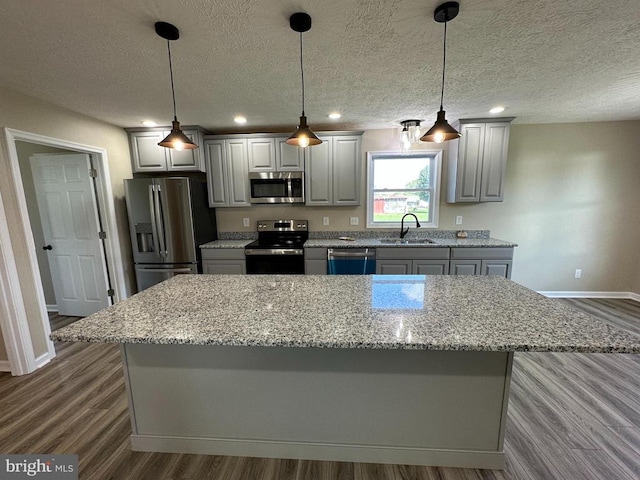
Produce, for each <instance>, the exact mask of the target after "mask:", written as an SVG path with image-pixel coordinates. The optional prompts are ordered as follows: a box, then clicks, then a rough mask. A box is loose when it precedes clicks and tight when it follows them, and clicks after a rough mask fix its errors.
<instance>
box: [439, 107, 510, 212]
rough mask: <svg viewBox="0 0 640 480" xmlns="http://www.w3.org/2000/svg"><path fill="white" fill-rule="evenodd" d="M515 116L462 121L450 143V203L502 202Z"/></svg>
mask: <svg viewBox="0 0 640 480" xmlns="http://www.w3.org/2000/svg"><path fill="white" fill-rule="evenodd" d="M513 118H514V117H503V118H490V119H489V118H476V119H466V120H463V119H461V120H460V125H459V128H460V133H461V134H462V137H460V139H459V140H452V141H451V142H449V161H448V180H447V202H449V203H456V202H501V201H502V200H503V197H504V178H505V171H506V166H507V149H508V146H509V128H510V124H511V121H512V120H513Z"/></svg>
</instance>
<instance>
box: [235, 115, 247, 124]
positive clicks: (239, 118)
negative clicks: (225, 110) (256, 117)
mask: <svg viewBox="0 0 640 480" xmlns="http://www.w3.org/2000/svg"><path fill="white" fill-rule="evenodd" d="M233 121H234V122H236V123H237V124H239V125H244V124H245V123H247V118H246V117H243V116H242V115H238V116H237V117H234V118H233Z"/></svg>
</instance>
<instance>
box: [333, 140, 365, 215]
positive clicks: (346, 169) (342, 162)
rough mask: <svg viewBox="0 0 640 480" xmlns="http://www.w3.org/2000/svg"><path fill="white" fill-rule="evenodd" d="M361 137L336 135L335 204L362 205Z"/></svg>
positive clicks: (334, 159) (334, 164)
mask: <svg viewBox="0 0 640 480" xmlns="http://www.w3.org/2000/svg"><path fill="white" fill-rule="evenodd" d="M361 141H362V139H361V137H359V136H353V137H334V138H333V149H332V163H333V204H334V205H360V173H361V172H360V164H361V161H360V160H361V159H360V144H361Z"/></svg>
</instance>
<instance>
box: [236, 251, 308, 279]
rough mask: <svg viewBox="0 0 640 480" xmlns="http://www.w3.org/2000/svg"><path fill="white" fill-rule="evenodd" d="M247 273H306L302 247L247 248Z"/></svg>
mask: <svg viewBox="0 0 640 480" xmlns="http://www.w3.org/2000/svg"><path fill="white" fill-rule="evenodd" d="M244 253H245V257H246V259H247V274H254V275H255V274H285V275H292V274H300V275H302V274H304V251H303V250H302V249H273V250H272V249H246V250H245V251H244Z"/></svg>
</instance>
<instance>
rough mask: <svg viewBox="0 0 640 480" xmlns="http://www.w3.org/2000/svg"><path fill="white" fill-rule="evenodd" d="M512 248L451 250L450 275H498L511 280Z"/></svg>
mask: <svg viewBox="0 0 640 480" xmlns="http://www.w3.org/2000/svg"><path fill="white" fill-rule="evenodd" d="M512 265H513V247H496V248H480V247H478V248H475V247H474V248H452V249H451V262H450V268H449V270H450V273H451V275H499V276H501V277H505V278H511V267H512Z"/></svg>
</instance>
